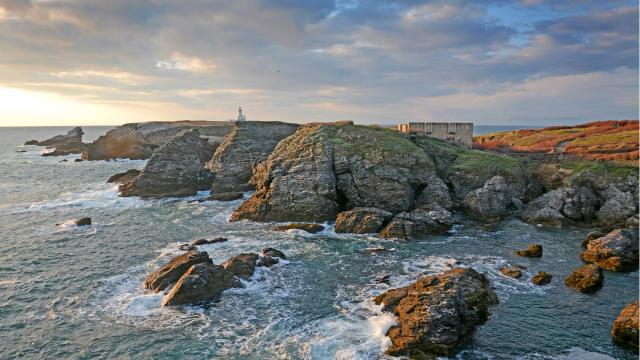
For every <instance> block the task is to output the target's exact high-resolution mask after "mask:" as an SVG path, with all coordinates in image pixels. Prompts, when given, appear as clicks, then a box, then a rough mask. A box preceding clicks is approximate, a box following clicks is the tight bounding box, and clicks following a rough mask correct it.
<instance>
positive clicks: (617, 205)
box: [596, 185, 638, 226]
mask: <svg viewBox="0 0 640 360" xmlns="http://www.w3.org/2000/svg"><path fill="white" fill-rule="evenodd" d="M604 195H605V198H606V199H607V200H606V201H605V202H604V204H603V205H602V206H601V207H600V209H599V210H598V212H597V214H596V216H597V218H598V221H599V222H600V223H601V224H603V225H607V226H616V225H624V223H625V221H626V220H627V219H628V218H629V217H631V216H633V215H634V214H637V213H638V201H637V200H636V199H635V198H634V196H633V194H631V193H630V192H624V191H620V190H619V189H618V188H617V187H616V186H615V185H610V186H609V187H608V188H607V189H606V190H605V191H604Z"/></svg>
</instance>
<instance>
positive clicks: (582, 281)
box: [564, 264, 604, 293]
mask: <svg viewBox="0 0 640 360" xmlns="http://www.w3.org/2000/svg"><path fill="white" fill-rule="evenodd" d="M603 280H604V276H603V275H602V269H600V267H599V266H597V265H593V264H590V265H585V266H582V267H580V268H578V269H576V270H574V271H573V273H571V275H569V276H568V277H567V278H566V279H564V284H565V285H566V286H568V287H570V288H573V289H576V290H578V291H580V292H583V293H593V292H596V291H598V290H599V289H600V288H601V287H602V282H603Z"/></svg>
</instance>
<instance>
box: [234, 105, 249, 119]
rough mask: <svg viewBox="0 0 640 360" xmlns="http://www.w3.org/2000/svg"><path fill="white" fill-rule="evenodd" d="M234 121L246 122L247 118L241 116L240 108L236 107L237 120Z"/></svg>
mask: <svg viewBox="0 0 640 360" xmlns="http://www.w3.org/2000/svg"><path fill="white" fill-rule="evenodd" d="M236 121H240V122H244V121H247V118H246V117H245V116H244V115H243V114H242V106H238V118H237V119H236Z"/></svg>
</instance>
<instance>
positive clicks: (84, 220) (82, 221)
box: [75, 217, 91, 226]
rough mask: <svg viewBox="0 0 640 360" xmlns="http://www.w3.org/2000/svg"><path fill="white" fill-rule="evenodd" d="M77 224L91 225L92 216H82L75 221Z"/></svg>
mask: <svg viewBox="0 0 640 360" xmlns="http://www.w3.org/2000/svg"><path fill="white" fill-rule="evenodd" d="M75 223H76V225H77V226H86V225H91V218H90V217H83V218H80V219H78V220H76V221H75Z"/></svg>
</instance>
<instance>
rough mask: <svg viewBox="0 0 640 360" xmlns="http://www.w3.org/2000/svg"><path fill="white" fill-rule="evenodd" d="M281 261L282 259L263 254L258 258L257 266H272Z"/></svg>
mask: <svg viewBox="0 0 640 360" xmlns="http://www.w3.org/2000/svg"><path fill="white" fill-rule="evenodd" d="M279 262H280V259H278V258H276V257H271V256H262V257H260V259H258V263H257V264H256V266H258V267H271V266H273V265H275V264H277V263H279Z"/></svg>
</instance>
